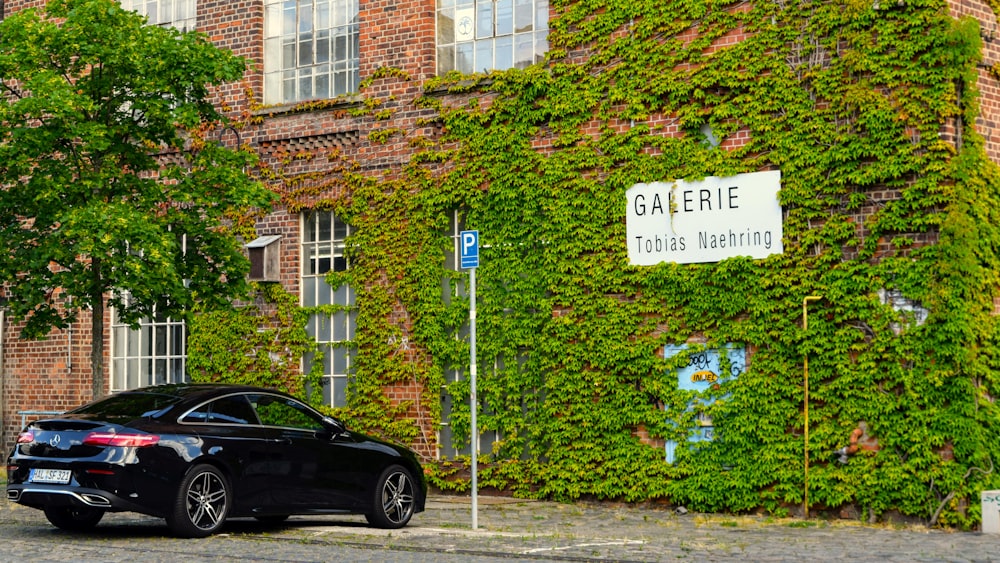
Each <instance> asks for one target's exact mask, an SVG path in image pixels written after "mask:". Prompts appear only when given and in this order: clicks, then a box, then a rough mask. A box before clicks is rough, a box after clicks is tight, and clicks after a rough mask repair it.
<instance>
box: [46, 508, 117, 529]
mask: <svg viewBox="0 0 1000 563" xmlns="http://www.w3.org/2000/svg"><path fill="white" fill-rule="evenodd" d="M45 517H46V518H48V520H49V522H51V523H52V525H53V526H55V527H57V528H61V529H63V530H70V531H72V532H86V531H88V530H92V529H94V526H97V523H98V522H100V521H101V518H103V517H104V511H103V510H101V509H100V508H88V507H82V506H81V507H75V506H48V507H46V508H45Z"/></svg>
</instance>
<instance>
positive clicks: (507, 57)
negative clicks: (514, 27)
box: [493, 36, 514, 70]
mask: <svg viewBox="0 0 1000 563" xmlns="http://www.w3.org/2000/svg"><path fill="white" fill-rule="evenodd" d="M495 50H496V52H495V53H494V54H493V55H494V57H495V58H494V65H495V66H494V68H496V69H497V70H507V69H508V68H513V66H514V38H513V37H511V36H507V37H497V39H496V47H495Z"/></svg>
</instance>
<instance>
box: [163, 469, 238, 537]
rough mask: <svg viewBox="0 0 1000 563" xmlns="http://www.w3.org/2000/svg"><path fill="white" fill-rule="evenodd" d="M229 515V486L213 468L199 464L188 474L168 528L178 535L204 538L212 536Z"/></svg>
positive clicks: (222, 476) (182, 483)
mask: <svg viewBox="0 0 1000 563" xmlns="http://www.w3.org/2000/svg"><path fill="white" fill-rule="evenodd" d="M227 514H229V483H228V482H227V481H226V477H225V476H224V475H223V474H222V473H221V472H220V471H219V470H218V469H216V468H215V467H212V466H211V465H205V464H202V465H196V466H195V467H194V468H192V469H191V471H189V472H188V474H187V476H185V477H184V480H183V481H181V486H180V488H179V489H178V491H177V500H176V502H175V503H174V510H173V512H171V513H170V514H169V515H168V516H167V525H168V526H170V530H171V531H172V532H173V533H174V534H175V535H178V536H181V537H186V538H203V537H205V536H209V535H212V534H213V533H215V532H216V531H217V530H218V529H219V528H221V527H222V524H223V523H225V521H226V515H227Z"/></svg>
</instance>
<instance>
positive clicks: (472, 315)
mask: <svg viewBox="0 0 1000 563" xmlns="http://www.w3.org/2000/svg"><path fill="white" fill-rule="evenodd" d="M460 236H461V238H460V241H459V254H460V255H461V261H460V262H461V266H462V267H463V268H469V383H470V386H469V411H470V412H471V413H472V417H471V418H472V420H471V422H472V434H471V437H470V438H469V441H470V442H472V529H473V530H476V529H479V482H478V480H479V477H478V475H479V459H478V458H479V427H478V425H477V424H476V411H478V410H479V401H478V400H476V267H478V266H479V231H462V232H461V233H460Z"/></svg>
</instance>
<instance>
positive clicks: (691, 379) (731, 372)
mask: <svg viewBox="0 0 1000 563" xmlns="http://www.w3.org/2000/svg"><path fill="white" fill-rule="evenodd" d="M687 349H688V345H687V344H667V345H666V346H665V347H664V350H663V357H664V358H667V359H670V358H672V357H674V356H676V355H677V354H679V353H681V352H685V351H687ZM723 353H725V355H726V358H727V359H728V361H729V366H728V369H726V370H725V372H723V369H722V361H721V358H722V354H723ZM746 358H747V354H746V348H745V347H744V346H743V345H742V344H735V343H731V344H727V345H725V346H723V347H721V348H708V349H704V350H700V351H697V352H692V353H690V354H689V355H688V362H687V364H686V365H684V366H682V367H679V368H677V388H678V389H684V390H687V391H697V392H704V391H708V390H710V389H718V387H719V385H720V384H721V383H723V382H725V381H731V380H733V379H736V378H737V377H738V376H739V375H740V374H741V373H743V372H744V371H746ZM714 400H715V399H704V398H699V399H695V401H697V402H698V403H701V404H702V405H707V404H709V403H710V401H714ZM693 404H694V403H692V404H691V405H689V406H688V408H689V409H690V408H692V406H693ZM714 436H715V425H714V424H713V423H712V419H711V418H710V417H709V416H708V415H706V414H699V415H698V419H697V426H696V427H695V428H693V429H692V431H691V432H690V433H689V435H688V441H689V442H701V441H708V440H712V438H713V437H714ZM676 451H677V442H673V441H668V442H667V445H666V456H667V463H673V462H674V460H675V455H676Z"/></svg>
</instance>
